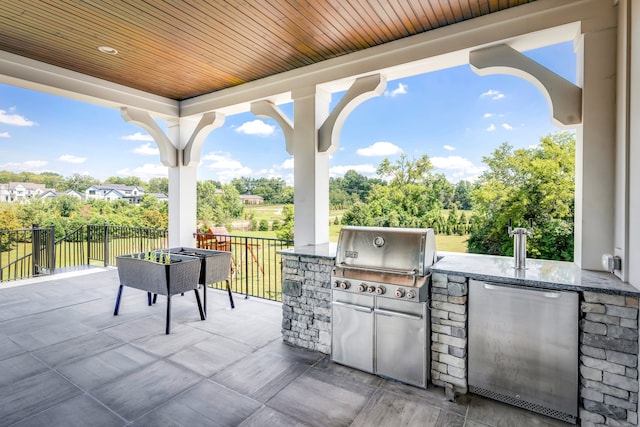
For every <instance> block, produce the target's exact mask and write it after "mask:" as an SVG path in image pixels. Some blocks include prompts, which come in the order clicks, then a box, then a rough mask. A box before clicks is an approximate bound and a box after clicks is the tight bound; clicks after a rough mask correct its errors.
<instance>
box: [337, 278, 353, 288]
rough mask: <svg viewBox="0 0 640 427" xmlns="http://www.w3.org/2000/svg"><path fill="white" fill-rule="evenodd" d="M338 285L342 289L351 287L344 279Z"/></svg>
mask: <svg viewBox="0 0 640 427" xmlns="http://www.w3.org/2000/svg"><path fill="white" fill-rule="evenodd" d="M340 287H341V288H342V289H349V288H350V287H351V283H349V282H347V281H346V280H345V281H344V282H342V283H340Z"/></svg>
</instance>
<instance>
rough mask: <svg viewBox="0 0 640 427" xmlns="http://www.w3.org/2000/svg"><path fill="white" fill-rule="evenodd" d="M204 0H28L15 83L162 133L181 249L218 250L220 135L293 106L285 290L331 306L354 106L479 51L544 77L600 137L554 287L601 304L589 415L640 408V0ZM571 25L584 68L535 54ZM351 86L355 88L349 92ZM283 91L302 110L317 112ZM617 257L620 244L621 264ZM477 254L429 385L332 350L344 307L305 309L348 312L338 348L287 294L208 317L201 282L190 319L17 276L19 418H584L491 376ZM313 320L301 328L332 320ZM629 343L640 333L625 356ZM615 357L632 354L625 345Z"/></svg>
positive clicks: (437, 284) (263, 421)
mask: <svg viewBox="0 0 640 427" xmlns="http://www.w3.org/2000/svg"><path fill="white" fill-rule="evenodd" d="M196 3H198V2H185V7H184V8H177V7H173V5H172V4H170V3H169V2H167V3H162V5H163V6H159V7H157V6H156V5H157V4H158V3H157V2H153V1H140V2H127V3H123V2H120V3H105V2H97V1H96V2H93V1H86V2H60V3H57V2H50V3H46V4H45V3H32V4H25V3H24V2H20V1H15V2H8V3H7V4H6V5H3V6H5V9H4V11H3V12H4V13H3V14H2V16H0V23H2V25H0V82H2V83H6V84H12V85H17V86H21V87H26V88H29V89H35V90H41V91H45V92H48V93H53V94H57V95H62V96H67V97H71V98H74V99H80V100H84V101H88V102H93V103H96V104H99V105H103V106H108V107H112V108H117V109H119V110H120V112H121V115H122V117H123V119H124V120H126V121H128V122H130V123H133V124H136V125H138V126H140V127H141V128H143V129H144V130H145V131H147V132H148V133H149V135H151V136H152V137H153V139H154V141H155V142H156V144H157V146H158V148H159V152H160V161H161V162H162V164H163V165H165V166H167V167H168V170H169V246H170V247H177V246H185V247H190V246H194V243H195V242H194V231H195V224H196V182H197V172H196V170H197V166H198V164H199V163H200V156H201V150H202V147H203V144H204V142H205V139H206V137H207V135H208V134H209V132H211V131H215V129H216V128H217V127H219V126H221V125H222V124H223V122H224V118H225V116H227V115H232V114H236V113H239V112H249V111H251V112H252V113H254V114H255V115H256V116H259V117H270V118H272V119H274V120H275V121H276V122H277V123H278V125H279V126H280V127H281V129H282V133H283V135H284V137H285V143H286V144H285V145H286V147H283V149H286V151H287V152H288V153H289V154H290V155H292V156H293V157H294V159H295V169H294V179H295V189H294V201H295V226H294V232H295V246H296V248H295V251H294V252H292V254H290V259H288V260H287V262H288V263H289V264H288V267H286V271H284V273H285V274H286V275H287V277H285V278H284V279H283V287H286V288H287V297H291V298H287V299H289V301H288V303H290V304H292V305H291V306H292V307H299V306H296V305H295V304H303V303H302V302H300V301H299V300H298V298H307V295H305V294H303V291H304V292H314V295H316V294H317V295H321V296H322V298H324V299H323V300H318V302H317V307H312V308H314V309H315V308H320V309H321V310H324V311H326V310H325V309H326V301H325V300H326V297H327V296H328V295H329V293H330V291H329V290H328V289H327V288H330V287H331V283H330V281H329V272H328V270H330V269H331V267H332V266H333V261H334V259H335V247H333V248H332V247H331V246H330V245H329V244H328V241H329V240H328V237H329V236H328V226H329V221H328V211H329V210H328V208H329V197H328V181H329V163H330V158H331V155H332V154H334V153H337V150H338V147H339V143H340V130H341V127H342V125H343V124H344V122H345V120H346V119H347V118H348V116H349V114H350V113H351V112H352V111H353V110H354V109H355V108H357V107H358V106H359V105H360V104H361V103H362V102H364V101H365V100H367V99H369V98H371V97H373V96H378V95H380V94H381V93H382V92H383V91H384V89H385V86H386V82H387V81H390V80H395V79H399V78H403V77H406V76H412V75H417V74H422V73H427V72H430V71H435V70H442V69H446V68H449V67H453V66H458V65H469V66H471V67H472V68H473V70H474V71H475V72H477V73H478V74H481V75H485V74H500V73H502V74H509V75H515V76H518V77H522V78H525V79H527V80H528V81H529V82H531V83H532V84H533V85H535V86H536V87H537V88H538V89H540V91H541V92H542V93H543V94H544V95H545V97H547V99H548V102H549V107H550V118H551V119H552V120H553V121H554V122H556V123H558V124H560V125H561V126H563V127H568V128H571V129H575V131H576V176H575V179H576V186H575V188H576V195H575V248H574V253H575V258H574V262H575V263H574V264H573V263H568V264H570V265H569V266H567V265H563V266H562V270H563V271H569V274H568V275H566V276H567V277H569V278H570V280H565V279H566V278H564V277H563V278H562V280H560V281H558V280H555V281H554V280H550V279H545V280H542V281H541V282H542V284H540V283H538V285H539V286H541V287H544V286H548V285H552V286H555V285H558V283H560V285H562V286H563V287H564V288H565V290H568V291H570V292H573V293H575V294H576V295H575V296H576V298H577V299H579V300H580V301H581V302H583V303H582V304H580V305H579V310H576V313H575V317H576V318H578V316H582V317H580V318H581V319H583V320H584V319H588V321H581V322H580V329H579V332H580V345H581V347H580V353H579V354H577V355H576V358H575V364H576V365H578V366H579V368H580V377H579V380H580V387H579V390H575V394H576V395H577V396H579V400H580V403H579V405H578V406H579V411H580V412H579V416H578V419H577V421H578V422H580V423H582V425H597V424H600V425H605V424H606V425H614V426H615V425H623V426H632V425H637V424H638V412H637V406H638V405H637V403H638V388H639V385H638V384H639V383H638V369H637V368H638V357H637V355H638V298H639V296H640V292H639V291H638V289H640V262H639V261H640V198H639V197H638V195H639V194H640V192H639V191H638V188H639V186H640V169H638V168H637V167H636V165H637V164H638V163H639V162H640V150H638V140H640V134H639V131H640V121H638V120H637V117H638V112H637V111H638V105H640V104H639V102H640V91H639V90H638V87H640V85H638V84H637V83H638V77H637V76H638V75H640V61H638V59H639V56H638V55H639V54H638V52H639V50H638V49H637V44H638V43H640V31H638V29H639V25H640V8H638V4H637V2H635V1H632V0H566V1H556V0H535V1H526V0H518V1H502V0H501V1H488V0H487V1H485V0H477V1H468V0H438V1H436V0H431V1H424V2H412V1H397V2H374V1H364V0H353V1H346V2H330V1H319V2H299V3H298V2H290V1H274V2H241V3H238V4H235V3H234V2H225V1H219V2H218V1H212V2H209V3H208V6H206V7H202V8H200V7H199V6H200V5H199V4H196ZM59 6H60V7H59ZM96 28H99V29H100V31H98V30H96ZM566 41H572V42H573V43H574V47H575V51H576V56H577V64H576V65H577V70H578V74H579V75H578V76H577V83H576V84H575V85H574V84H573V83H570V82H568V81H566V80H564V79H562V78H560V77H559V76H558V75H556V74H555V73H554V72H553V71H551V70H548V69H546V68H544V67H542V66H541V65H540V64H538V63H536V62H535V61H532V60H530V59H529V58H528V57H527V56H526V55H525V54H524V53H523V52H526V51H528V50H530V49H535V48H539V47H543V46H548V45H552V44H555V43H560V42H566ZM150 73H153V75H150ZM337 93H344V95H343V96H342V98H341V99H340V101H339V102H337V105H335V107H334V108H333V110H331V109H330V105H331V97H332V95H333V94H337ZM283 104H292V106H293V117H287V115H286V114H284V113H283V112H282V110H281V109H280V107H279V105H283ZM158 120H166V123H167V126H166V131H165V130H164V129H163V128H162V127H160V126H159V125H158V123H157V121H158ZM604 254H610V255H611V256H610V257H609V258H608V259H610V260H611V261H612V262H611V268H609V267H608V266H607V270H611V271H610V272H608V273H604V272H603V270H604V269H605V266H603V258H602V257H603V255H604ZM613 256H615V257H616V259H615V261H616V262H613V261H614V259H613ZM310 257H313V258H314V259H315V261H317V264H314V262H315V261H314V262H311V261H310V260H309V258H310ZM468 259H469V258H465V259H464V260H463V261H459V258H456V257H450V258H449V259H447V258H445V264H446V263H447V262H449V261H450V260H451V261H456V260H458V261H457V262H458V265H454V266H450V267H449V268H445V267H443V266H442V265H440V267H439V268H440V273H439V274H438V275H437V279H438V280H435V279H436V277H434V288H438V289H436V290H438V291H439V293H440V295H439V297H440V298H441V299H440V300H439V301H438V302H439V303H440V304H439V305H440V306H441V307H442V308H443V309H442V310H437V311H436V312H432V314H431V322H432V323H436V322H440V330H448V331H450V332H451V331H452V330H453V328H456V332H457V333H458V332H459V333H461V334H463V335H464V336H456V337H453V336H451V335H447V333H444V332H442V333H436V334H433V335H432V344H439V345H438V349H439V350H433V352H432V356H433V357H434V358H435V357H438V358H439V362H438V363H435V362H434V363H432V370H431V373H432V382H436V381H438V382H436V383H437V384H440V386H441V387H434V386H431V385H430V386H429V389H428V390H426V391H424V390H421V389H416V388H413V387H409V386H404V385H400V384H397V383H395V382H392V381H387V380H385V379H382V378H378V377H375V376H370V375H368V374H364V373H362V372H358V371H354V370H351V369H348V368H345V367H342V366H340V365H337V364H334V363H331V362H329V356H328V355H327V354H326V353H327V347H328V345H329V343H328V342H329V341H330V340H329V339H328V338H329V337H328V334H327V331H328V330H329V329H327V328H328V326H327V325H330V322H331V319H330V318H328V316H326V314H323V315H322V318H323V319H324V324H321V322H318V321H317V320H318V318H314V315H315V314H316V313H314V312H313V311H311V312H310V313H309V314H306V313H303V314H302V315H301V316H299V317H301V318H303V320H305V321H309V322H310V323H311V324H313V325H311V326H319V327H322V328H325V329H324V330H323V331H324V332H325V333H324V334H319V333H318V335H320V336H321V338H322V339H321V340H319V341H322V342H315V341H312V342H309V343H308V345H309V347H307V348H313V349H316V350H318V351H319V352H313V351H306V350H303V349H300V348H293V347H289V346H287V345H286V344H284V343H283V342H282V339H283V337H285V341H286V340H287V337H288V338H289V339H291V337H292V336H293V335H287V334H286V332H287V330H286V328H285V322H283V307H282V306H281V305H280V304H275V303H267V302H262V301H256V300H243V301H241V302H240V303H239V304H238V305H237V308H236V309H235V310H233V311H231V310H230V309H229V308H228V306H227V305H226V304H227V300H226V296H225V295H224V294H220V295H214V296H213V297H212V298H211V299H210V307H209V318H208V320H206V321H203V322H201V321H199V319H198V316H197V310H196V308H195V304H194V303H193V301H192V297H191V296H189V295H187V296H185V297H184V298H180V297H178V298H176V299H175V305H174V310H173V319H174V322H175V323H174V325H175V327H174V333H173V334H172V335H170V336H165V335H164V333H163V332H164V331H163V328H162V323H163V320H162V319H163V315H164V310H163V309H162V306H161V305H160V306H155V307H148V306H147V305H146V304H145V295H144V294H143V293H138V292H125V297H124V301H123V303H122V307H121V314H120V315H119V316H118V317H114V316H113V315H112V310H113V302H114V299H115V293H116V288H117V286H118V280H117V273H116V271H115V270H104V271H99V272H95V273H92V274H90V275H87V276H77V277H53V278H50V279H49V280H48V281H46V282H40V283H27V284H25V283H21V284H20V285H21V286H16V287H11V288H2V289H0V307H2V311H0V344H1V345H0V372H1V373H2V376H1V377H0V381H2V383H1V384H0V385H1V386H2V388H1V389H0V419H1V420H2V421H1V423H4V424H8V425H14V424H15V425H41V424H51V425H85V424H87V423H88V422H87V419H91V423H92V424H99V422H100V421H102V422H103V425H128V424H135V425H154V426H156V425H198V424H202V425H240V424H242V425H295V424H300V425H305V424H307V425H323V426H326V425H373V424H375V425H394V426H395V425H400V424H403V425H452V426H457V425H459V426H471V427H473V426H498V425H500V426H520V425H562V423H560V422H558V421H555V420H552V419H550V418H545V417H543V416H538V415H535V414H532V413H530V412H526V411H522V410H519V409H516V408H514V407H510V406H505V405H502V404H500V403H497V402H494V401H490V400H487V399H484V398H481V397H478V396H476V395H471V394H467V391H468V390H467V385H468V381H467V367H468V365H467V349H468V345H467V337H466V334H467V327H468V324H469V322H468V319H467V310H468V306H469V301H468V300H469V298H467V289H468V287H469V286H470V285H469V283H470V281H471V280H474V279H478V278H479V277H478V276H480V278H482V276H483V274H485V271H483V269H486V264H487V262H486V260H488V259H489V258H488V257H486V258H485V259H484V261H485V262H484V263H482V262H481V264H484V265H481V267H480V268H476V265H475V263H472V264H467V266H468V265H471V267H473V268H467V266H463V264H464V263H465V262H468ZM499 261H503V260H499ZM545 265H546V264H545ZM310 268H312V269H313V271H309V269H310ZM593 270H596V271H598V273H597V274H595V273H593V274H592V271H593ZM504 271H506V272H507V273H504V272H500V273H499V274H493V273H492V274H485V277H489V279H492V280H493V279H495V278H496V277H498V278H500V279H501V280H502V279H504V281H505V282H507V281H508V280H507V279H509V280H510V281H511V282H514V281H517V280H525V282H526V279H532V277H531V276H532V274H531V273H534V274H535V272H533V271H531V270H530V271H529V273H528V274H529V277H524V278H522V277H520V278H519V277H516V278H514V277H506V276H513V271H512V270H511V268H510V267H509V268H507V269H504ZM545 271H546V270H545ZM594 275H595V278H594ZM503 276H505V277H503ZM311 278H313V280H310V279H311ZM489 279H487V280H489ZM535 279H537V278H535ZM592 279H593V280H592ZM536 283H537V282H536ZM529 284H530V283H529ZM525 285H527V283H525ZM305 287H309V289H306V288H305ZM316 288H317V289H316ZM454 291H455V295H454V293H453V292H454ZM212 294H213V292H212ZM431 294H432V297H433V296H438V295H436V294H438V292H435V291H434V290H433V289H432V292H431ZM589 298H590V299H589ZM451 299H454V300H455V301H457V302H456V303H452V302H451ZM587 299H589V300H588V301H587ZM585 301H587V302H586V303H584V302H585ZM307 302H308V301H307ZM286 303H287V301H285V304H286ZM304 304H306V302H304ZM306 305H309V304H306ZM285 311H286V310H285ZM291 312H293V308H292V309H291ZM289 320H291V319H289ZM294 320H296V319H294ZM296 321H297V320H296ZM443 322H448V324H445V323H443ZM451 322H453V324H452V323H451ZM289 323H290V324H289V325H288V326H289V327H290V328H291V330H290V331H289V332H291V334H293V333H298V332H299V331H295V330H294V329H295V328H298V327H299V328H300V329H303V328H306V327H307V326H310V325H303V326H299V325H297V324H294V323H295V322H294V321H293V320H292V321H291V322H289ZM452 326H453V327H452ZM577 332H578V328H576V333H577ZM621 336H623V339H621ZM313 338H315V336H314V337H313ZM293 339H294V340H298V337H297V336H295V337H293ZM443 339H444V341H442V340H443ZM438 340H440V341H438ZM298 341H299V340H298ZM621 342H622V343H623V344H625V345H626V344H629V345H628V348H625V349H624V350H625V352H624V354H623V355H622V356H624V357H622V356H621V354H622V352H621V351H618V350H620V348H619V346H620V343H621ZM454 344H455V345H454ZM314 346H315V347H314ZM452 347H453V348H456V349H458V350H459V352H458V353H457V354H456V355H452V354H451V353H449V352H450V351H451V350H452ZM323 350H324V351H323ZM440 350H442V351H440ZM612 352H613V353H612ZM610 354H614V358H616V357H617V358H622V359H619V360H617V361H615V362H616V363H613V362H611V361H610V357H609V356H610ZM446 361H450V362H451V363H453V364H451V365H448V364H447V362H446ZM454 365H455V366H454ZM438 369H440V371H439V370H438ZM608 370H609V371H608ZM452 372H457V374H458V376H457V377H456V376H451V375H450V374H451V373H452ZM442 387H445V388H446V389H447V390H448V391H449V392H450V394H449V396H447V397H449V399H447V398H445V394H444V391H443V388H442ZM456 393H457V395H456ZM453 397H455V402H453V401H451V400H453V399H452V398H453Z"/></svg>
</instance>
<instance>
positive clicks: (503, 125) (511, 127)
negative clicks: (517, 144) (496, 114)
mask: <svg viewBox="0 0 640 427" xmlns="http://www.w3.org/2000/svg"><path fill="white" fill-rule="evenodd" d="M500 126H502V127H503V129H506V130H513V126H511V125H510V124H508V123H503V124H501V125H500Z"/></svg>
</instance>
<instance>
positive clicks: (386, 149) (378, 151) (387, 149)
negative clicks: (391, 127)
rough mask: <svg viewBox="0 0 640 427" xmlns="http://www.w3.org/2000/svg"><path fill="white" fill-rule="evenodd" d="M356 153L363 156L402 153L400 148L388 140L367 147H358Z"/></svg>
mask: <svg viewBox="0 0 640 427" xmlns="http://www.w3.org/2000/svg"><path fill="white" fill-rule="evenodd" d="M356 153H357V154H358V155H360V156H364V157H373V156H391V155H393V154H400V153H402V148H400V147H398V146H397V145H395V144H392V143H390V142H385V141H379V142H376V143H374V144H372V145H370V146H368V147H365V148H359V149H358V150H356Z"/></svg>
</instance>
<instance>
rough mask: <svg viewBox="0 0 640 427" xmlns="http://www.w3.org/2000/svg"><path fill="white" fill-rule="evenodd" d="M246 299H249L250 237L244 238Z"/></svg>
mask: <svg viewBox="0 0 640 427" xmlns="http://www.w3.org/2000/svg"><path fill="white" fill-rule="evenodd" d="M244 299H249V239H248V238H247V237H245V238H244Z"/></svg>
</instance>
